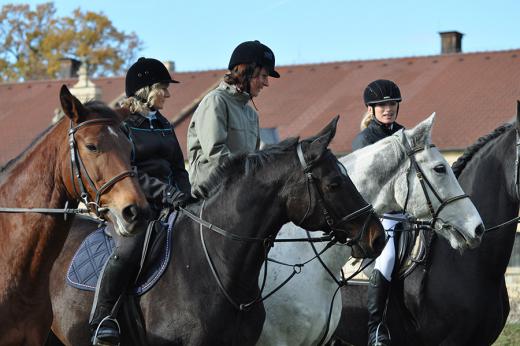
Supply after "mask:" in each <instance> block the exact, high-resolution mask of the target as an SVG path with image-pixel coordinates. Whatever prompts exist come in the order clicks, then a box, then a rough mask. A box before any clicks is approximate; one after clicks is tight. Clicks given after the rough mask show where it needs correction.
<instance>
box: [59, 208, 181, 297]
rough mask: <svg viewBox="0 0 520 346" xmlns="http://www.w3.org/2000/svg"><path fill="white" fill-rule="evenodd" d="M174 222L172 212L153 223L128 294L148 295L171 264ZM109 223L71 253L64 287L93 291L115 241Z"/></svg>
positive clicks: (175, 213) (174, 215) (174, 213)
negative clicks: (140, 263)
mask: <svg viewBox="0 0 520 346" xmlns="http://www.w3.org/2000/svg"><path fill="white" fill-rule="evenodd" d="M176 219H177V212H176V211H174V212H172V213H171V214H170V215H169V216H168V220H167V221H166V222H162V221H159V220H155V221H152V222H153V226H152V227H153V228H152V229H151V238H150V242H149V244H148V251H147V252H146V253H147V254H146V258H145V259H144V263H143V265H142V267H141V270H140V272H139V275H138V277H137V280H136V282H135V283H134V284H133V285H131V286H130V287H129V289H128V293H130V294H134V295H142V294H144V293H146V292H148V291H149V290H150V289H151V288H152V287H153V286H154V285H155V284H156V283H157V281H159V279H160V278H161V276H162V274H163V273H164V271H165V270H166V267H167V266H168V263H169V262H170V257H171V250H172V235H173V226H174V224H175V221H176ZM109 225H110V224H108V225H107V224H104V225H102V226H101V227H99V228H98V229H96V230H95V231H94V232H92V233H91V234H90V235H89V236H88V237H87V238H85V240H83V242H82V243H81V246H80V247H79V249H78V250H77V251H76V253H75V254H74V257H73V258H72V262H71V263H70V266H69V270H68V271H67V277H66V280H67V284H68V285H69V286H72V287H75V288H78V289H80V290H85V291H95V290H96V284H97V281H98V278H99V276H100V273H101V271H102V269H103V266H104V265H105V263H106V261H107V260H108V258H109V256H110V255H111V253H112V251H113V249H114V247H115V241H114V239H113V238H112V236H111V235H110V230H109V229H108V227H111V225H110V226H109Z"/></svg>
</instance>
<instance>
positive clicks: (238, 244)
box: [203, 167, 290, 299]
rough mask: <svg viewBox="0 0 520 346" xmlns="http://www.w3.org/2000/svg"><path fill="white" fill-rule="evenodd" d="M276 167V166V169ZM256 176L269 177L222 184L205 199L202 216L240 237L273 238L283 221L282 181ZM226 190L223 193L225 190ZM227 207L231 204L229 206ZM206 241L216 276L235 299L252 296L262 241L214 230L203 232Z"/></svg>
mask: <svg viewBox="0 0 520 346" xmlns="http://www.w3.org/2000/svg"><path fill="white" fill-rule="evenodd" d="M278 169H279V167H276V170H278ZM255 176H259V177H263V178H265V177H267V176H269V177H270V180H271V181H265V180H264V179H262V181H261V182H259V181H258V179H255V178H254V177H253V178H252V177H245V178H241V179H240V180H241V181H240V182H238V183H234V184H233V187H229V186H227V187H222V188H221V190H220V192H218V193H217V194H216V195H214V196H213V197H212V198H210V199H209V200H208V201H207V204H206V206H205V207H204V212H203V219H205V220H208V221H209V222H211V223H213V224H215V225H217V226H219V227H220V228H223V229H225V230H226V231H228V232H230V233H233V234H235V235H239V236H241V237H252V238H262V239H263V238H267V237H273V239H274V237H275V236H276V234H277V233H278V231H279V230H280V228H281V227H282V225H283V224H284V223H286V222H289V221H290V220H289V219H288V217H287V215H286V214H285V208H284V206H283V202H282V200H281V197H280V191H281V189H282V187H283V180H282V179H280V178H277V177H275V176H274V175H273V172H269V174H262V173H261V172H258V173H257V174H256V175H255ZM224 191H225V192H224ZM230 206H234V207H233V208H230ZM205 234H206V235H207V237H206V244H207V246H208V248H209V249H210V252H213V253H215V255H214V257H215V258H216V259H217V260H218V264H217V267H218V271H219V275H221V277H222V278H223V281H224V284H225V286H226V287H230V291H231V292H233V291H235V292H234V294H235V296H236V297H237V299H240V298H241V295H243V297H242V299H247V298H249V299H250V298H251V294H250V293H248V292H250V290H258V274H259V273H260V268H261V265H262V264H263V260H264V252H265V248H264V244H263V243H262V242H261V241H254V242H248V241H236V240H231V239H229V238H225V237H223V236H221V235H219V234H216V233H213V232H206V233H205Z"/></svg>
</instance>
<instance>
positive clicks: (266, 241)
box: [180, 143, 374, 311]
mask: <svg viewBox="0 0 520 346" xmlns="http://www.w3.org/2000/svg"><path fill="white" fill-rule="evenodd" d="M296 151H297V154H298V159H299V162H300V165H301V166H302V168H303V171H304V173H305V177H306V186H307V191H308V196H309V205H308V207H307V210H306V212H305V214H304V216H303V217H302V219H301V220H300V222H299V223H298V225H301V224H302V223H303V222H304V221H305V219H306V218H307V217H308V214H309V212H310V209H311V206H312V194H311V186H312V187H313V188H314V189H315V190H316V191H317V192H318V193H317V196H318V202H319V205H320V207H321V210H322V213H323V215H324V217H325V220H326V222H327V226H328V228H329V231H330V233H329V234H327V235H326V236H324V237H319V238H311V237H308V238H298V239H280V240H278V239H274V237H273V236H268V237H266V238H258V237H243V236H239V235H236V234H233V233H231V232H228V231H226V230H224V229H222V228H220V227H218V226H215V225H213V224H211V223H209V222H207V221H205V220H204V219H203V216H202V213H203V210H204V204H205V201H203V203H202V206H201V210H200V216H197V215H195V214H193V213H192V212H190V211H189V210H187V209H185V208H180V210H181V211H182V212H183V213H184V214H186V216H188V217H189V218H191V219H192V220H193V221H195V222H197V223H198V224H199V225H200V237H201V243H202V247H203V250H204V253H205V256H206V260H207V262H208V265H209V267H210V269H211V272H212V274H213V277H214V278H215V280H216V282H217V284H218V286H219V288H220V290H221V291H222V293H223V294H224V296H225V297H226V299H227V300H228V301H229V303H230V304H231V305H232V306H233V307H235V308H236V309H237V310H239V311H245V310H248V309H249V308H251V307H252V306H253V305H255V304H257V303H261V302H263V301H264V300H265V299H267V298H269V297H270V296H271V295H272V294H274V293H275V292H276V291H278V290H279V289H280V288H282V287H283V286H284V285H285V284H286V283H287V282H289V280H290V279H291V278H292V276H294V275H295V274H296V273H297V272H298V267H297V266H294V267H293V268H294V272H293V274H292V275H291V276H290V277H289V278H288V279H286V280H285V281H284V282H283V283H281V284H280V285H279V286H278V287H276V288H275V289H273V290H272V291H271V292H270V293H268V294H267V295H265V296H263V297H262V294H263V291H264V288H265V282H266V279H267V262H268V260H269V259H268V258H267V253H268V252H269V249H270V248H271V247H272V245H273V243H274V242H278V241H281V242H288V241H292V242H296V241H306V242H311V243H312V242H323V241H328V242H330V243H329V244H328V245H327V247H326V248H325V250H326V249H328V248H330V246H332V245H333V244H335V243H336V242H337V240H336V239H335V235H334V234H335V233H337V232H344V231H343V230H340V229H338V228H337V225H339V224H342V223H345V222H349V221H352V220H353V219H355V218H358V217H360V216H362V215H365V214H366V215H367V216H366V219H367V220H368V219H369V217H370V216H371V215H372V214H373V213H374V209H373V208H372V206H371V205H370V204H367V205H366V206H364V207H362V208H360V209H359V210H356V211H355V212H353V213H350V214H348V215H346V216H344V217H342V218H340V219H339V220H337V221H335V219H334V217H333V214H332V213H331V212H330V210H331V209H330V208H327V205H326V203H325V199H324V198H323V196H322V194H321V192H320V190H319V188H318V186H317V181H318V180H319V179H317V178H316V177H314V175H313V174H312V170H313V168H314V167H315V165H316V163H318V162H319V161H321V160H322V159H323V157H324V155H322V156H320V157H319V158H317V159H316V160H314V161H313V162H311V163H307V162H306V160H305V158H304V156H303V151H302V148H301V143H298V146H297V148H296ZM327 153H330V152H327ZM330 155H332V153H330ZM336 219H337V218H336ZM366 225H367V221H365V223H364V226H363V231H362V232H359V235H358V236H356V237H354V238H347V241H346V243H347V245H349V246H352V245H355V244H357V242H358V241H359V240H360V239H361V236H362V235H363V232H365V229H366ZM203 228H207V229H209V230H211V231H213V232H216V233H218V234H220V235H222V236H224V237H226V238H229V239H231V240H235V241H243V242H261V243H262V244H263V247H264V258H263V262H264V268H265V269H264V277H263V280H262V285H261V288H260V292H259V295H258V296H257V297H255V298H254V299H252V300H251V301H250V302H247V303H239V302H237V301H236V300H235V299H233V297H232V296H231V294H230V293H229V292H228V291H227V289H226V288H225V287H224V284H223V283H222V280H221V279H220V276H219V274H218V272H217V270H216V267H215V265H214V262H213V259H212V258H211V256H210V254H209V252H208V249H207V246H206V243H205V240H204V232H203ZM325 250H324V251H325ZM322 253H323V252H322ZM316 257H319V255H317V256H316ZM316 257H314V258H316ZM314 258H312V259H310V260H309V261H307V262H310V261H312V260H313V259H314ZM301 266H303V264H302V265H301ZM300 268H301V267H300Z"/></svg>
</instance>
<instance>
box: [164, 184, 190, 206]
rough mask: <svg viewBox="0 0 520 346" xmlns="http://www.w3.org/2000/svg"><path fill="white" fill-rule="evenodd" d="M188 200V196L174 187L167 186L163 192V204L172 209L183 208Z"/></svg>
mask: <svg viewBox="0 0 520 346" xmlns="http://www.w3.org/2000/svg"><path fill="white" fill-rule="evenodd" d="M189 200H190V196H189V195H187V194H185V193H184V192H182V191H181V190H179V189H177V188H176V187H175V186H172V185H170V186H168V188H167V189H166V190H164V195H163V200H162V202H163V204H167V205H171V206H172V207H173V208H174V209H177V210H178V209H179V208H180V207H183V208H184V207H185V206H186V204H187V203H188V201H189Z"/></svg>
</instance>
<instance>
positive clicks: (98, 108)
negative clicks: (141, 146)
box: [0, 100, 120, 174]
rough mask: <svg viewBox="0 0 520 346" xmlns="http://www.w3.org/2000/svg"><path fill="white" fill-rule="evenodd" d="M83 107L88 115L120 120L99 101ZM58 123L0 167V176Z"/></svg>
mask: <svg viewBox="0 0 520 346" xmlns="http://www.w3.org/2000/svg"><path fill="white" fill-rule="evenodd" d="M83 106H84V107H85V108H86V109H87V110H88V111H89V113H96V114H97V115H99V116H100V117H101V118H108V119H112V118H116V119H117V120H118V121H119V120H120V119H119V117H118V115H117V113H116V112H115V111H114V110H113V109H111V108H110V107H108V106H107V105H106V104H105V103H103V102H101V101H94V100H93V101H87V102H85V104H83ZM63 118H64V117H63ZM63 118H62V119H63ZM58 123H59V121H58V122H56V123H55V124H51V125H49V126H48V127H47V128H46V129H45V130H43V131H42V132H40V133H39V134H38V135H37V136H36V137H35V138H34V139H33V140H32V141H31V143H29V145H28V146H27V147H26V148H25V149H24V150H22V152H21V153H20V154H18V155H16V156H15V157H14V158H12V159H10V160H9V161H7V163H6V164H5V165H3V166H0V174H3V173H4V172H6V171H7V170H8V169H9V168H10V167H12V166H13V165H14V164H15V163H16V162H18V161H19V160H20V159H21V158H22V157H23V156H24V155H25V154H26V153H27V152H28V151H29V150H31V149H32V148H33V147H34V146H35V145H36V143H38V142H39V141H40V139H42V138H43V137H45V135H46V134H47V133H49V132H50V131H51V129H53V128H54V126H56V125H57V124H58Z"/></svg>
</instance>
